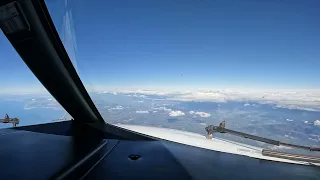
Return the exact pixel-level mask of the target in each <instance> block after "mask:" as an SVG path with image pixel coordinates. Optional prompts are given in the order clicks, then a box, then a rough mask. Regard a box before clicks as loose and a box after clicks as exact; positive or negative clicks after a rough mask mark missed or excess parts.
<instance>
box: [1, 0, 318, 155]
mask: <svg viewBox="0 0 320 180" xmlns="http://www.w3.org/2000/svg"><path fill="white" fill-rule="evenodd" d="M46 3H47V6H48V9H49V12H50V14H51V16H52V18H53V21H54V23H55V26H56V28H57V30H58V32H59V35H60V38H61V39H62V40H63V43H64V46H65V48H66V49H67V51H68V53H69V56H70V58H71V60H72V62H73V64H74V66H75V67H76V69H77V71H78V73H79V76H80V77H81V79H82V81H83V83H84V85H85V87H86V89H87V90H88V92H89V93H90V96H91V98H92V99H93V101H94V102H95V105H96V106H97V107H98V109H99V111H100V113H101V115H102V116H103V118H104V119H105V121H106V122H107V123H111V124H116V125H119V126H123V127H126V128H133V127H137V126H139V127H156V128H160V129H175V130H181V131H183V132H190V133H196V134H201V135H206V131H205V128H206V127H208V126H209V125H216V126H218V125H219V124H220V123H221V122H222V121H224V122H225V127H226V128H228V129H231V130H235V131H239V132H243V133H249V134H251V135H256V136H261V137H266V138H271V139H274V140H278V141H283V142H287V143H294V144H301V145H305V146H317V145H319V144H320V82H319V80H318V77H320V71H319V69H320V61H319V59H320V51H319V49H320V33H319V32H320V24H319V18H320V14H319V12H320V11H319V8H318V7H319V5H320V4H319V2H318V1H281V2H280V1H263V2H260V1H96V0H93V1H67V0H66V1H65V2H63V1H46ZM6 71H7V72H8V70H6ZM17 72H18V71H17ZM18 73H19V72H18ZM138 129H139V128H138ZM139 130H141V131H142V130H143V128H140V129H139ZM179 132H180V131H179ZM213 137H216V138H223V139H227V140H232V141H234V142H239V143H244V144H250V145H252V146H258V147H263V148H269V149H275V150H284V151H294V150H293V149H292V148H290V147H283V146H275V145H270V144H266V143H262V142H258V141H252V140H248V139H245V138H242V137H237V136H233V135H230V134H228V133H222V134H221V133H214V134H213Z"/></svg>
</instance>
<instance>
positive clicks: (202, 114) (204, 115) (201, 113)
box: [189, 111, 211, 118]
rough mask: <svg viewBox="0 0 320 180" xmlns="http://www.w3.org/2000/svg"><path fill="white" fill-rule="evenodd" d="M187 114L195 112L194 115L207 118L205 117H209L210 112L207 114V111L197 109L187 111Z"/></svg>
mask: <svg viewBox="0 0 320 180" xmlns="http://www.w3.org/2000/svg"><path fill="white" fill-rule="evenodd" d="M189 114H196V115H199V116H200V117H202V118H207V117H210V116H211V114H209V113H206V112H199V111H197V112H195V111H189ZM194 117H195V116H194Z"/></svg>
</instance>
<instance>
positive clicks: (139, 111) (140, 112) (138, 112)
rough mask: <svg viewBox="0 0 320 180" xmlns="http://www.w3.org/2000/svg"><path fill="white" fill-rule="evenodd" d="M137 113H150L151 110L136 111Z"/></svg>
mask: <svg viewBox="0 0 320 180" xmlns="http://www.w3.org/2000/svg"><path fill="white" fill-rule="evenodd" d="M136 113H138V114H148V113H149V111H136Z"/></svg>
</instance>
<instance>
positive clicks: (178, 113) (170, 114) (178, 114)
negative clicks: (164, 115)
mask: <svg viewBox="0 0 320 180" xmlns="http://www.w3.org/2000/svg"><path fill="white" fill-rule="evenodd" d="M184 115H185V114H184V112H182V111H170V112H169V116H172V117H176V116H184Z"/></svg>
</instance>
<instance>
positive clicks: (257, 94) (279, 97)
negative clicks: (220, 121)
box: [102, 89, 320, 111]
mask: <svg viewBox="0 0 320 180" xmlns="http://www.w3.org/2000/svg"><path fill="white" fill-rule="evenodd" d="M116 92H117V93H123V94H130V93H133V94H135V95H136V96H138V97H141V98H143V97H145V96H143V95H158V96H161V97H162V98H164V99H167V100H178V101H211V102H227V101H247V102H248V101H250V102H256V103H260V104H274V105H275V108H288V109H302V110H309V111H320V90H319V91H315V90H310V91H306V90H304V91H265V92H263V91H245V90H229V89H225V90H219V91H213V90H197V91H156V90H132V91H127V90H120V91H119V90H118V91H116ZM102 93H113V92H111V91H105V92H102ZM245 106H254V105H253V104H249V103H248V104H245Z"/></svg>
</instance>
